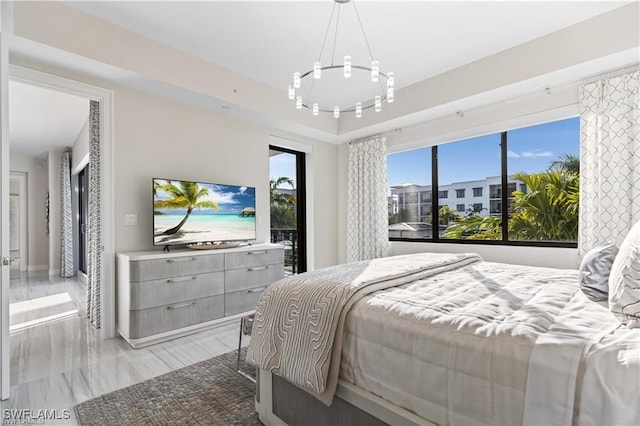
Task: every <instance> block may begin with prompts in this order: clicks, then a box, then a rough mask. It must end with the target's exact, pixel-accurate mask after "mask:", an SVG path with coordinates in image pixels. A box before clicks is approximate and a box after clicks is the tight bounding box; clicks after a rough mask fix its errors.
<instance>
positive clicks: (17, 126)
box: [9, 80, 89, 157]
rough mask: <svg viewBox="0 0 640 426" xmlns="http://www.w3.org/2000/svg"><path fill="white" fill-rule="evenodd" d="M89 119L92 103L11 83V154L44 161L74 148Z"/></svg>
mask: <svg viewBox="0 0 640 426" xmlns="http://www.w3.org/2000/svg"><path fill="white" fill-rule="evenodd" d="M88 117H89V100H88V99H86V98H82V97H79V96H75V95H71V94H67V93H62V92H59V91H56V90H51V89H47V88H44V87H39V86H33V85H30V84H25V83H22V82H19V81H15V80H10V81H9V141H10V144H9V147H10V152H11V154H20V155H25V156H29V157H40V156H41V155H42V154H44V153H46V152H48V151H49V150H50V149H55V148H63V147H70V146H73V144H74V143H75V141H76V138H77V137H78V134H79V133H80V130H81V129H82V126H83V125H84V123H85V122H86V121H87V118H88Z"/></svg>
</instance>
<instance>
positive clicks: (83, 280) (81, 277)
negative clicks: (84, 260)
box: [77, 271, 88, 287]
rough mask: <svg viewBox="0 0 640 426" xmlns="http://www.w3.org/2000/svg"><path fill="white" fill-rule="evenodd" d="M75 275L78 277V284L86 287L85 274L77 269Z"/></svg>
mask: <svg viewBox="0 0 640 426" xmlns="http://www.w3.org/2000/svg"><path fill="white" fill-rule="evenodd" d="M77 277H78V281H80V284H82V285H84V286H85V287H86V286H87V282H88V279H87V274H85V273H84V272H82V271H78V274H77Z"/></svg>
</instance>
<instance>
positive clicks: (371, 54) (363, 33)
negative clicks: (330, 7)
mask: <svg viewBox="0 0 640 426" xmlns="http://www.w3.org/2000/svg"><path fill="white" fill-rule="evenodd" d="M351 4H353V10H355V12H356V17H357V18H358V24H360V31H362V37H363V38H364V43H365V44H366V45H367V50H369V58H370V59H371V61H373V53H372V52H371V46H370V45H369V40H368V39H367V34H366V33H365V32H364V26H363V25H362V20H361V19H360V14H359V13H358V8H357V7H356V2H355V1H352V2H351ZM334 6H335V5H334Z"/></svg>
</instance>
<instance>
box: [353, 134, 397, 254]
mask: <svg viewBox="0 0 640 426" xmlns="http://www.w3.org/2000/svg"><path fill="white" fill-rule="evenodd" d="M387 191H388V188H387V140H386V138H385V137H376V138H373V139H369V140H363V141H360V142H352V143H350V144H349V170H348V185H347V197H348V200H347V260H348V261H349V262H354V261H358V260H367V259H374V258H378V257H384V256H386V255H387V250H388V247H389V218H388V207H387Z"/></svg>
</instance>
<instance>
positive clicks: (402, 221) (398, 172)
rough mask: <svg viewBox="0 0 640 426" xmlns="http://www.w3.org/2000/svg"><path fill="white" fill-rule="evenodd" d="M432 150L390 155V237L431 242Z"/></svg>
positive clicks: (388, 161) (388, 162)
mask: <svg viewBox="0 0 640 426" xmlns="http://www.w3.org/2000/svg"><path fill="white" fill-rule="evenodd" d="M431 155H432V154H431V148H421V149H417V150H413V151H407V152H400V153H395V154H389V155H388V156H387V169H388V180H389V191H388V192H387V194H388V202H387V205H388V209H389V237H390V238H402V239H431V238H433V235H432V227H431V216H432V202H433V201H432V196H431V194H432V188H431Z"/></svg>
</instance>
